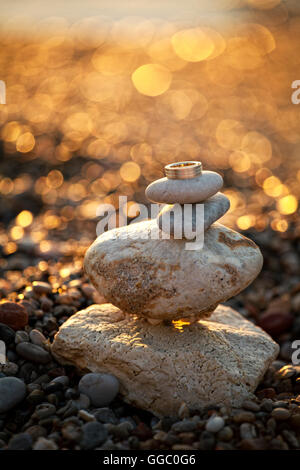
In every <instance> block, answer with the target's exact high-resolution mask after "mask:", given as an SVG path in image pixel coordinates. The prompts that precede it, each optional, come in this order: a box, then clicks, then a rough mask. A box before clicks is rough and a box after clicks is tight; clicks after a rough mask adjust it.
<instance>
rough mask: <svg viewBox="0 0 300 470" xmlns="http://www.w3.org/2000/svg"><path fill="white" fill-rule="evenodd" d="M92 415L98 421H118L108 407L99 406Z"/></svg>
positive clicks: (114, 422)
mask: <svg viewBox="0 0 300 470" xmlns="http://www.w3.org/2000/svg"><path fill="white" fill-rule="evenodd" d="M93 415H94V416H95V418H96V420H97V421H99V422H100V423H111V424H117V423H118V419H117V417H116V415H115V413H114V412H113V410H111V409H110V408H99V409H97V410H95V411H94V412H93Z"/></svg>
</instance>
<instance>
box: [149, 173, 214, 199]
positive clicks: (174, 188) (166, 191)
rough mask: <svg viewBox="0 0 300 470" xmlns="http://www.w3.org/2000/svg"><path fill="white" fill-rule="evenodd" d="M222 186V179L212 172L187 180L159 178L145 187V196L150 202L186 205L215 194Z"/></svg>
mask: <svg viewBox="0 0 300 470" xmlns="http://www.w3.org/2000/svg"><path fill="white" fill-rule="evenodd" d="M222 186H223V178H222V176H221V175H219V173H215V172H214V171H203V172H202V174H201V175H200V176H197V177H196V178H189V179H185V180H184V179H183V180H178V179H168V178H160V179H159V180H156V181H153V183H151V184H149V186H147V188H146V191H145V194H146V197H147V199H149V201H152V202H165V203H166V204H175V203H179V204H188V203H193V202H201V201H204V200H205V199H207V198H209V197H211V196H213V195H214V194H216V193H217V192H218V191H219V190H220V189H221V188H222Z"/></svg>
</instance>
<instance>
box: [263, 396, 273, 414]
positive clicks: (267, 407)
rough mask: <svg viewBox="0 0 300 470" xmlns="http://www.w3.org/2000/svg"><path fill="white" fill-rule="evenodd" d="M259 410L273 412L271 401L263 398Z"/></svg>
mask: <svg viewBox="0 0 300 470" xmlns="http://www.w3.org/2000/svg"><path fill="white" fill-rule="evenodd" d="M260 408H261V410H262V411H266V412H267V413H271V411H272V410H273V401H272V400H271V399H270V398H265V399H264V400H262V402H261V405H260Z"/></svg>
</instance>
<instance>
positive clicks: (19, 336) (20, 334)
mask: <svg viewBox="0 0 300 470" xmlns="http://www.w3.org/2000/svg"><path fill="white" fill-rule="evenodd" d="M28 341H29V335H28V333H27V332H26V331H22V330H21V331H17V332H16V336H15V343H16V344H19V343H28Z"/></svg>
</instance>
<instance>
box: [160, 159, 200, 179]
mask: <svg viewBox="0 0 300 470" xmlns="http://www.w3.org/2000/svg"><path fill="white" fill-rule="evenodd" d="M201 173H202V163H201V162H192V161H187V162H177V163H170V164H169V165H166V166H165V175H166V177H167V178H168V179H172V180H185V179H188V178H195V177H196V176H199V175H201Z"/></svg>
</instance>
